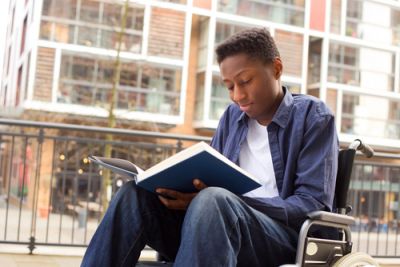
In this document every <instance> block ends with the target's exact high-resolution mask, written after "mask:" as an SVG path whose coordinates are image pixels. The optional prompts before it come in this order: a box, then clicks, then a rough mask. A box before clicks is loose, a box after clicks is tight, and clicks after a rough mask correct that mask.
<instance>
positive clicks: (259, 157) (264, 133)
mask: <svg viewBox="0 0 400 267" xmlns="http://www.w3.org/2000/svg"><path fill="white" fill-rule="evenodd" d="M239 165H240V167H241V168H242V169H244V170H246V171H247V172H249V173H250V174H252V175H253V176H255V177H256V178H258V180H259V181H260V183H261V185H262V186H261V187H259V188H257V189H254V190H253V191H250V192H248V193H246V194H244V196H247V197H276V196H279V192H278V188H277V187H276V179H275V171H274V166H273V164H272V157H271V150H270V147H269V141H268V130H267V127H266V126H263V125H261V124H259V123H258V122H257V121H256V120H253V119H249V131H248V133H247V137H246V140H245V141H244V142H243V143H242V145H241V147H240V154H239Z"/></svg>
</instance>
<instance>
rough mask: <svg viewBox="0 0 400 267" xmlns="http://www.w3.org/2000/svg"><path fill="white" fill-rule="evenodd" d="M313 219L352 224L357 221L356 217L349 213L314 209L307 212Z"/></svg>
mask: <svg viewBox="0 0 400 267" xmlns="http://www.w3.org/2000/svg"><path fill="white" fill-rule="evenodd" d="M307 216H308V217H309V218H310V219H312V220H320V221H324V222H331V223H340V224H345V225H350V224H353V223H354V222H355V219H354V218H353V217H351V216H348V215H343V214H338V213H333V212H327V211H313V212H310V213H308V214H307Z"/></svg>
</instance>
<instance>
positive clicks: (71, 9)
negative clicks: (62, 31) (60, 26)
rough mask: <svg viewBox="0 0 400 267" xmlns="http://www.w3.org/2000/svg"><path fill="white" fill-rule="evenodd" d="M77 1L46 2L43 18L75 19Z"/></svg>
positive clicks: (47, 0)
mask: <svg viewBox="0 0 400 267" xmlns="http://www.w3.org/2000/svg"><path fill="white" fill-rule="evenodd" d="M76 1H77V0H44V1H43V10H42V15H43V16H49V17H55V18H65V19H75V17H76Z"/></svg>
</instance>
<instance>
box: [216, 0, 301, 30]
mask: <svg viewBox="0 0 400 267" xmlns="http://www.w3.org/2000/svg"><path fill="white" fill-rule="evenodd" d="M218 11H222V12H226V13H230V14H237V15H242V16H246V17H252V18H257V19H263V20H269V21H273V22H277V23H284V24H291V25H296V26H304V0H300V1H297V0H280V1H248V0H219V1H218Z"/></svg>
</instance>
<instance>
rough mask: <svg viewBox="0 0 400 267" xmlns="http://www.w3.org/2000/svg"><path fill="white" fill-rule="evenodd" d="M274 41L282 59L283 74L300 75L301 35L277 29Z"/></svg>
mask: <svg viewBox="0 0 400 267" xmlns="http://www.w3.org/2000/svg"><path fill="white" fill-rule="evenodd" d="M275 41H276V44H277V46H278V50H279V52H280V54H281V57H282V61H283V74H288V75H294V76H301V64H302V55H303V36H301V35H299V34H295V33H290V32H284V31H279V30H277V31H276V33H275Z"/></svg>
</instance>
